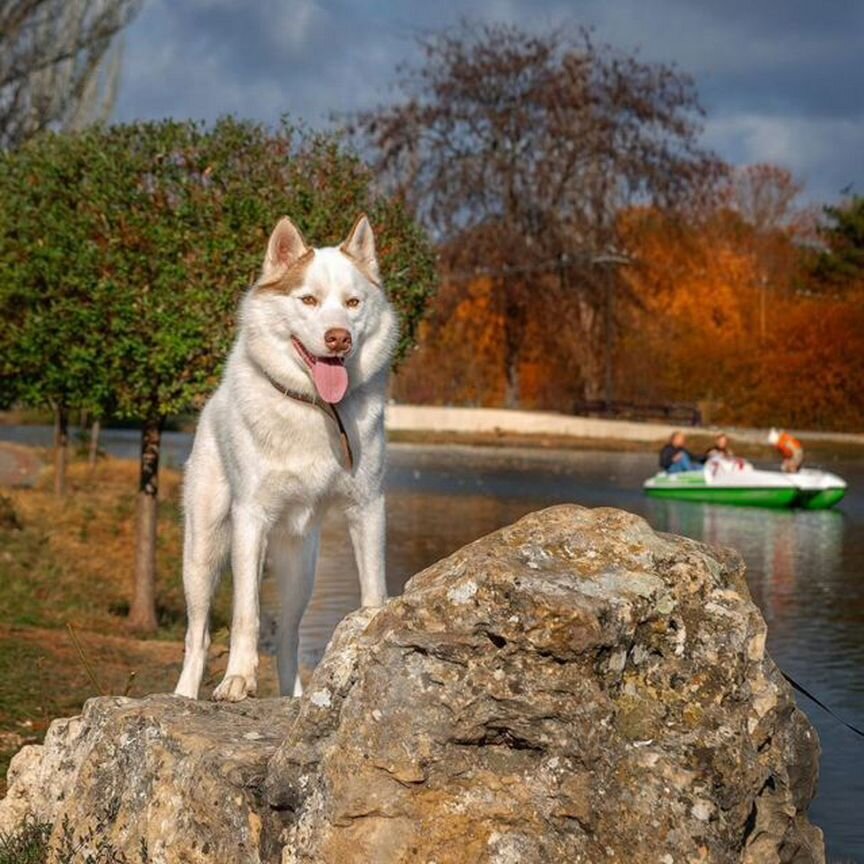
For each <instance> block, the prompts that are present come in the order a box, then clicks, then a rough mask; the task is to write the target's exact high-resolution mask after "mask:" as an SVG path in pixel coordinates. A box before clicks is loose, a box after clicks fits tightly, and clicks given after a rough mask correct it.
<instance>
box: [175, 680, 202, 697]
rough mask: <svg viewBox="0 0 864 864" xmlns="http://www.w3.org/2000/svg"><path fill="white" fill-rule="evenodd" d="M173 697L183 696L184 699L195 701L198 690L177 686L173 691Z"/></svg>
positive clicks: (181, 685)
mask: <svg viewBox="0 0 864 864" xmlns="http://www.w3.org/2000/svg"><path fill="white" fill-rule="evenodd" d="M174 695H175V696H183V697H185V698H186V699H197V698H198V688H197V687H196V688H195V689H194V690H193V689H192V688H191V687H186V686H185V685H183V684H182V683H181V684H178V685H177V687H176V688H175V689H174Z"/></svg>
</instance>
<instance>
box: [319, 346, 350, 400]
mask: <svg viewBox="0 0 864 864" xmlns="http://www.w3.org/2000/svg"><path fill="white" fill-rule="evenodd" d="M312 380H313V381H314V382H315V389H316V390H317V391H318V395H319V396H320V397H321V398H322V399H323V400H324V401H325V402H330V403H334V404H335V403H336V402H340V401H341V400H342V397H343V396H344V395H345V391H346V390H347V389H348V370H347V369H346V368H345V364H344V362H343V361H342V360H338V359H336V358H329V357H328V358H327V359H322V358H320V357H319V358H318V360H317V361H316V363H315V365H314V366H313V367H312Z"/></svg>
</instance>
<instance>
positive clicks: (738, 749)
mask: <svg viewBox="0 0 864 864" xmlns="http://www.w3.org/2000/svg"><path fill="white" fill-rule="evenodd" d="M251 704H252V703H250V705H251ZM88 710H89V712H90V715H91V720H89V721H87V720H86V718H87V716H88V715H87V712H85V722H90V723H91V732H90V734H89V740H90V743H89V744H88V745H87V747H89V750H88V751H87V753H86V755H85V756H84V757H83V761H81V763H80V767H79V768H77V769H76V773H75V778H74V781H69V777H68V776H67V777H66V787H65V788H67V789H69V790H71V791H67V792H64V795H63V798H62V800H61V801H59V802H55V804H54V805H52V807H51V808H49V809H50V812H48V811H46V815H47V818H50V819H51V820H52V821H54V822H56V823H57V824H59V823H61V822H62V821H63V819H64V818H65V819H66V823H67V830H68V827H69V826H72V828H73V829H76V830H77V828H78V827H79V826H81V827H84V826H86V825H88V824H92V820H93V819H94V818H101V819H102V820H103V822H104V821H105V820H106V819H107V820H108V824H109V828H108V829H106V830H109V831H111V832H112V833H111V837H112V838H113V839H114V842H116V844H117V845H118V848H121V849H122V850H123V851H125V852H126V853H127V854H130V857H131V854H132V853H134V852H135V851H136V850H137V849H139V848H140V842H141V839H142V838H144V839H145V841H146V845H147V848H148V854H149V856H150V857H149V860H150V861H152V862H154V864H157V862H174V861H178V862H179V861H199V860H201V861H203V860H219V861H241V860H244V861H257V860H262V861H266V860H272V861H277V860H279V858H278V855H277V854H276V850H277V849H278V848H280V847H281V848H282V853H281V861H282V862H283V864H301V862H303V864H307V862H316V864H343V862H364V864H366V862H433V861H434V862H436V864H448V862H498V864H509V862H513V864H517V862H518V864H530V862H538V864H539V862H558V861H561V862H565V861H566V862H584V864H594V862H601V861H602V862H606V861H609V862H611V861H619V862H651V864H656V862H661V864H666V862H669V864H671V862H675V864H677V862H717V864H727V862H747V864H762V862H766V864H767V862H797V864H809V862H823V861H824V851H823V842H822V835H821V832H820V831H819V829H818V828H815V827H814V826H812V825H811V824H810V823H809V822H808V820H807V815H806V810H807V806H808V804H809V802H810V800H811V798H812V796H813V794H814V790H815V783H816V775H817V766H818V753H819V748H818V741H817V738H816V734H815V732H814V731H813V729H812V727H811V726H810V724H809V723H808V721H807V719H806V718H805V717H804V715H803V714H802V713H801V712H800V711H798V710H797V709H796V708H795V705H794V701H793V699H792V695H791V692H790V690H789V687H788V686H787V685H786V683H785V681H784V680H783V679H782V676H780V675H779V673H778V671H777V669H776V667H775V666H774V664H773V663H772V661H771V660H770V658H768V657H767V656H766V655H765V624H764V621H763V620H762V617H761V616H760V614H759V612H758V611H757V609H756V608H755V606H754V605H753V603H752V602H751V600H750V598H749V595H748V592H747V587H746V583H745V581H744V573H743V566H742V564H741V561H740V559H739V558H738V557H737V556H736V555H734V554H733V553H729V552H723V551H718V550H712V549H709V548H708V547H705V546H702V545H700V544H698V543H695V542H692V541H689V540H685V539H682V538H677V537H671V536H666V535H659V534H655V533H654V532H653V531H652V530H651V529H650V528H649V527H648V525H647V524H646V523H645V522H644V521H643V520H641V519H638V518H637V517H635V516H631V515H629V514H626V513H622V512H620V511H616V510H609V509H599V510H585V509H583V508H579V507H574V506H563V507H556V508H552V509H550V510H546V511H543V512H541V513H536V514H533V515H531V516H527V517H525V518H524V519H522V520H521V521H520V522H518V523H516V524H515V525H513V526H511V527H509V528H506V529H504V530H502V531H499V532H497V533H495V534H492V535H490V536H489V537H486V538H483V539H481V540H478V541H477V542H475V543H473V544H471V545H470V546H468V547H466V548H465V549H462V550H461V551H459V552H457V553H456V554H454V555H452V556H451V557H449V558H447V559H445V560H444V561H441V562H439V563H438V564H436V565H435V566H433V567H431V568H429V569H428V570H425V571H423V572H422V573H420V574H418V575H417V576H415V577H414V578H413V579H412V580H411V582H410V583H409V585H408V586H407V588H406V591H405V593H404V595H403V596H401V597H399V598H396V599H394V600H391V601H390V602H389V603H388V604H387V605H386V606H385V607H384V608H383V609H381V610H377V611H368V610H363V611H360V612H357V613H355V614H354V615H352V616H349V617H348V618H347V619H346V620H345V621H344V622H343V623H342V624H341V625H340V627H339V629H338V630H337V632H336V634H335V636H334V639H333V641H332V643H331V645H330V647H329V648H328V651H327V653H326V655H325V657H324V659H323V661H322V663H321V664H320V666H319V668H318V669H317V670H316V672H315V674H314V676H313V679H312V681H311V684H310V686H309V687H308V688H307V691H306V695H305V696H304V697H303V698H302V699H301V700H274V701H273V702H271V703H268V704H266V705H261V704H260V703H259V706H258V707H257V708H254V709H253V708H244V707H243V706H241V707H239V708H236V707H235V708H232V707H230V706H222V705H219V706H210V705H196V704H195V703H189V702H186V701H185V700H179V699H169V698H165V697H159V698H151V699H149V700H142V701H141V702H137V703H135V702H130V701H128V700H125V701H115V703H111V702H108V701H106V700H101V701H99V702H97V703H95V706H92V707H90V708H89V709H88ZM97 711H98V712H101V714H104V717H105V720H104V722H101V724H94V723H93V721H92V715H93V713H94V712H97ZM184 712H185V713H184ZM100 716H101V715H100ZM184 717H186V718H191V719H185V720H184V719H183V718H184ZM241 722H242V724H244V725H243V726H242V730H246V729H248V730H249V731H248V732H243V731H242V730H241V729H240V728H239V727H240V724H241ZM187 723H188V724H189V726H188V728H187ZM97 726H98V728H97ZM251 733H257V734H260V735H261V736H262V738H261V739H258V740H255V739H254V736H252V735H251ZM85 737H87V736H85ZM243 742H248V746H247V745H246V744H243ZM83 749H87V748H86V747H85V748H83ZM48 751H50V747H46V750H45V751H43V752H42V755H41V757H40V758H38V759H35V758H34V757H33V756H31V757H30V759H29V761H30V763H31V764H30V767H29V769H28V770H29V771H30V773H31V774H34V772H37V771H38V770H42V774H41V775H40V776H42V777H43V778H44V777H45V770H43V769H45V766H51V765H53V764H54V763H56V761H57V760H56V758H55V757H53V756H52V755H51V753H50V752H48ZM232 754H233V755H232ZM19 758H20V757H19ZM52 759H53V762H52ZM268 760H269V765H266V770H265V763H266V762H268ZM72 761H74V760H72ZM37 762H38V763H39V766H41V768H40V767H39V766H37V765H36V763H37ZM51 771H54V772H55V773H56V771H57V769H56V767H55V768H51ZM24 773H26V772H24ZM67 773H68V772H67ZM265 774H266V777H265ZM22 784H23V778H22V777H19V781H18V783H17V784H16V783H13V785H12V788H11V789H10V796H11V797H12V798H13V800H16V799H15V796H16V795H18V793H17V792H16V789H17V788H19V787H21V788H23V786H22ZM61 785H62V783H60V782H58V784H57V786H58V788H60V786H61ZM23 797H24V798H26V795H25V796H23ZM17 800H18V802H19V804H20V802H21V800H22V796H20V795H18V797H17ZM3 806H6V805H2V806H0V820H2V812H3ZM20 812H21V810H20V807H19V810H18V813H19V815H20ZM193 813H194V814H195V815H194V817H193V816H192V814H193ZM99 814H102V815H101V816H100V815H99ZM106 814H107V815H106ZM88 820H90V822H88ZM0 825H2V821H0ZM169 829H170V830H169ZM169 834H170V842H169V841H168V835H169ZM206 836H210V837H211V841H210V842H211V843H213V844H216V843H218V844H221V845H220V846H219V847H218V848H219V850H220V851H219V853H218V854H217V853H216V852H215V851H213V850H214V849H215V848H216V847H215V846H213V847H211V849H209V850H208V851H207V852H206V853H205V852H204V851H203V847H202V846H201V844H202V842H204V840H203V838H204V837H206ZM231 838H234V842H235V844H244V845H243V849H244V852H243V853H242V854H241V853H240V852H238V851H237V849H235V850H234V852H233V853H232V852H231V848H230V847H231ZM208 854H209V855H210V857H209V858H208V857H207V855H208ZM232 856H233V857H232ZM74 860H84V859H83V858H80V857H79V858H76V859H74ZM132 860H135V859H134V858H132Z"/></svg>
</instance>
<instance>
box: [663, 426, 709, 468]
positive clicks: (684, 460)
mask: <svg viewBox="0 0 864 864" xmlns="http://www.w3.org/2000/svg"><path fill="white" fill-rule="evenodd" d="M686 440H687V439H686V438H685V437H684V433H683V432H673V433H672V435H671V436H670V437H669V443H668V444H666V446H665V447H664V448H663V449H662V450H661V451H660V467H661V468H662V469H663V470H664V471H665V472H666V473H667V474H677V473H678V472H679V471H693V470H695V469H696V468H698V467H699V465H700V462H699V460H698V459H697V458H696V457H695V456H694V455H693V454H692V453H690V451H689V450H687V448H686V447H685V446H684V445H685V443H686Z"/></svg>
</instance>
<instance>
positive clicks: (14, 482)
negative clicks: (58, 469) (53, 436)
mask: <svg viewBox="0 0 864 864" xmlns="http://www.w3.org/2000/svg"><path fill="white" fill-rule="evenodd" d="M43 467H44V462H43V461H42V459H41V458H40V456H39V452H38V451H37V450H34V449H33V448H32V447H22V446H21V445H20V444H9V443H8V442H6V441H0V486H7V487H9V486H13V487H14V486H17V487H21V486H26V487H30V488H32V487H33V486H35V485H36V481H37V480H38V479H39V474H40V473H41V471H42V468H43Z"/></svg>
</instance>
